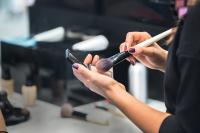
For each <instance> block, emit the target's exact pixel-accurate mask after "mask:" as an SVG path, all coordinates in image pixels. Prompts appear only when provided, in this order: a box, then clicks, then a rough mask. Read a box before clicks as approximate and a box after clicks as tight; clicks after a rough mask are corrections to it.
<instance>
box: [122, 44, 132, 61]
mask: <svg viewBox="0 0 200 133" xmlns="http://www.w3.org/2000/svg"><path fill="white" fill-rule="evenodd" d="M123 51H127V47H126V43H125V42H124V43H122V44H121V45H120V52H123ZM126 60H127V61H128V62H131V64H134V62H135V58H134V57H133V56H132V57H128V58H126Z"/></svg>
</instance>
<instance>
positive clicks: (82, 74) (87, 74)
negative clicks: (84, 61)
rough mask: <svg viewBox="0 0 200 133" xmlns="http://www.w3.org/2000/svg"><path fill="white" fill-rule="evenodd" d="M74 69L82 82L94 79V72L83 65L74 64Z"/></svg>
mask: <svg viewBox="0 0 200 133" xmlns="http://www.w3.org/2000/svg"><path fill="white" fill-rule="evenodd" d="M72 69H73V72H74V74H75V76H76V77H77V78H78V79H79V80H81V81H83V80H89V79H91V77H92V72H91V71H90V70H88V69H87V68H86V67H85V66H83V65H81V64H78V63H75V64H73V65H72Z"/></svg>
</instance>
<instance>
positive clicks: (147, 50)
mask: <svg viewBox="0 0 200 133" xmlns="http://www.w3.org/2000/svg"><path fill="white" fill-rule="evenodd" d="M155 52H156V51H155V49H154V48H152V47H136V48H135V53H133V55H134V56H140V55H143V56H148V57H153V56H155Z"/></svg>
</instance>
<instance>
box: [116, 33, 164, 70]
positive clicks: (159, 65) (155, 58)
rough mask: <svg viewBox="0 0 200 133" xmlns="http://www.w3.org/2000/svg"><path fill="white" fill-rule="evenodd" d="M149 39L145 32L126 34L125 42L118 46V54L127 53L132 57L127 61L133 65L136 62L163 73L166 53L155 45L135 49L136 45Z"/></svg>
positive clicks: (149, 36)
mask: <svg viewBox="0 0 200 133" xmlns="http://www.w3.org/2000/svg"><path fill="white" fill-rule="evenodd" d="M149 38H151V35H150V34H149V33H147V32H128V33H127V36H126V40H125V42H124V43H122V44H121V45H120V52H122V51H129V52H130V53H131V54H132V56H130V57H128V58H127V60H128V61H129V62H130V63H131V64H135V62H136V60H138V61H140V62H141V63H143V64H144V65H145V66H146V67H148V68H151V69H157V70H160V71H163V72H164V71H165V66H166V60H167V55H168V52H167V51H166V50H164V49H162V48H161V47H160V46H159V45H158V44H157V43H154V44H153V45H150V46H148V47H137V44H139V43H141V42H143V41H145V40H147V39H149Z"/></svg>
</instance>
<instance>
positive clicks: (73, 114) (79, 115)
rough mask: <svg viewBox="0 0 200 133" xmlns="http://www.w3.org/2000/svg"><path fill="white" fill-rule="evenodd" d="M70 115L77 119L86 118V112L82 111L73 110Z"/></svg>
mask: <svg viewBox="0 0 200 133" xmlns="http://www.w3.org/2000/svg"><path fill="white" fill-rule="evenodd" d="M72 116H73V117H76V118H79V119H82V120H86V118H87V114H85V113H82V112H78V111H73V112H72Z"/></svg>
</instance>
